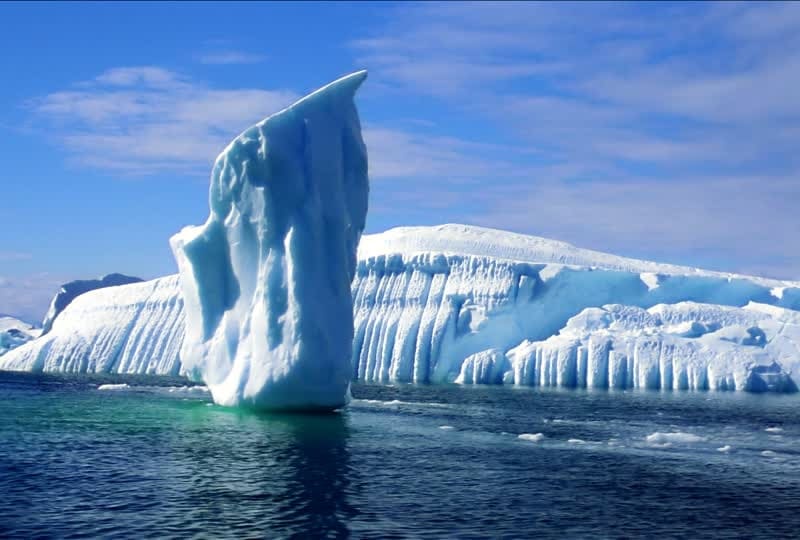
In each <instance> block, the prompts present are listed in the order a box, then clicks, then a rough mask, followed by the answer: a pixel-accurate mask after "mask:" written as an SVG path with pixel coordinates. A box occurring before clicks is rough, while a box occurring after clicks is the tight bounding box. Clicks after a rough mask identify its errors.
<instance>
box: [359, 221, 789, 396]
mask: <svg viewBox="0 0 800 540" xmlns="http://www.w3.org/2000/svg"><path fill="white" fill-rule="evenodd" d="M359 256H360V257H359V258H360V260H359V266H358V272H357V275H356V279H355V281H354V282H353V297H354V309H355V323H354V324H355V339H354V346H353V369H354V375H355V376H356V377H358V378H360V379H363V380H368V381H380V382H382V381H419V382H447V381H455V382H462V383H499V382H513V383H517V384H526V385H528V384H546V385H553V386H556V385H558V386H587V382H586V381H585V380H584V379H581V378H580V377H579V373H578V371H577V367H575V368H573V367H572V366H573V364H574V365H575V366H578V363H577V361H575V362H573V361H572V360H571V358H572V356H576V355H578V354H584V353H585V352H587V351H588V348H587V347H588V341H587V344H586V345H584V346H583V347H584V348H583V349H580V350H579V346H580V345H581V344H579V343H576V339H575V338H573V339H572V341H570V340H568V339H567V338H566V337H565V336H568V335H570V334H571V333H574V332H573V331H572V327H570V328H566V329H565V326H567V323H568V321H569V320H570V318H572V317H574V316H576V315H579V314H581V312H582V311H583V310H584V309H586V308H593V307H601V306H605V305H606V304H623V305H626V306H632V307H636V308H650V307H652V306H656V305H666V306H667V307H665V308H664V309H667V308H668V306H670V305H673V304H676V303H679V302H684V301H691V302H695V303H698V304H699V303H702V304H703V305H700V306H699V307H698V308H697V309H695V310H693V311H692V310H690V311H689V312H687V313H686V314H685V318H684V320H683V321H682V322H684V323H687V324H690V323H691V322H694V321H695V319H697V321H698V322H700V323H702V321H708V320H709V319H710V320H717V324H718V325H719V328H722V327H726V328H728V326H730V325H729V324H728V322H726V321H729V320H730V318H725V317H723V312H722V311H720V310H719V307H718V305H725V306H732V307H734V308H736V309H734V311H737V310H738V311H741V306H746V305H747V304H748V303H749V302H758V303H762V304H771V305H777V306H783V307H785V308H788V309H789V310H797V309H800V288H799V285H798V284H797V283H788V282H778V281H773V280H765V279H761V278H753V277H747V276H737V275H731V274H722V273H716V272H706V271H702V270H698V269H693V268H684V267H678V266H672V265H659V264H656V263H651V262H646V261H637V260H633V259H626V258H623V257H616V256H613V255H607V254H602V253H598V252H592V251H588V250H582V249H578V248H575V247H573V246H569V245H567V244H563V243H560V242H554V241H550V240H546V239H542V238H535V237H525V236H522V235H515V234H511V233H504V232H502V231H495V230H490V229H482V228H477V227H467V226H458V225H445V226H440V227H412V228H401V229H395V230H392V231H388V232H386V233H383V234H381V235H372V236H365V237H364V239H363V240H362V245H361V247H360V249H359ZM706 304H707V305H706ZM724 313H727V312H724ZM790 313H791V312H790ZM782 316H783V315H781V317H782ZM773 317H778V315H774V314H773V315H765V316H764V317H762V319H764V320H762V322H759V323H756V322H754V323H753V324H754V325H756V326H758V325H761V326H764V327H765V328H764V331H765V332H766V333H767V335H768V336H772V335H773V334H774V335H777V334H776V333H777V332H778V330H779V329H780V328H781V325H782V324H783V323H775V324H774V325H773V324H772V323H769V322H768V320H767V319H769V320H772V318H773ZM631 324H633V323H631ZM648 324H650V323H645V322H642V326H641V327H640V328H634V327H631V328H630V329H629V332H628V334H627V337H626V341H625V346H624V347H623V344H622V338H621V336H620V339H617V340H616V341H614V340H608V341H609V343H608V346H607V349H602V351H600V352H598V354H597V355H596V357H595V356H591V357H590V359H591V360H592V363H591V365H592V366H593V368H594V369H595V371H597V373H598V374H599V375H598V376H597V377H596V378H594V379H592V382H591V384H588V385H589V386H596V387H603V388H606V387H619V388H627V387H633V386H636V385H635V384H634V383H633V382H630V381H629V379H628V378H627V372H626V378H625V379H624V382H623V381H622V380H619V381H618V380H617V379H616V378H614V376H613V371H614V369H617V368H616V367H615V366H616V365H617V362H619V361H620V360H619V358H620V357H621V356H622V355H624V356H625V358H626V359H628V358H630V359H631V360H633V359H634V355H633V354H632V353H630V354H629V353H628V352H627V347H628V345H629V344H631V343H633V342H634V341H635V340H634V336H636V335H638V333H647V332H649V333H651V334H656V335H659V334H660V333H663V332H664V331H665V330H664V329H665V328H666V327H667V326H665V325H653V324H650V326H647V325H648ZM770 325H771V326H770ZM767 326H770V328H769V329H768V328H766V327H767ZM729 330H730V331H731V332H733V333H736V332H737V331H738V330H736V329H729ZM739 330H740V329H739ZM770 332H772V334H770ZM554 336H557V337H554ZM581 336H584V334H581ZM718 337H719V336H718ZM548 338H550V340H548ZM598 339H599V337H598ZM685 339H686V340H691V339H693V338H691V337H686V338H685ZM780 339H781V340H788V342H791V343H798V342H800V339H798V335H797V334H793V333H784V334H783V335H782V337H781V338H780ZM545 340H547V341H545ZM584 340H585V341H586V340H588V337H586V336H584ZM595 341H597V339H595ZM595 341H592V343H594V342H595ZM666 341H669V339H666ZM706 341H707V343H705V345H704V346H705V347H706V350H707V351H708V352H707V353H704V354H701V355H700V356H699V359H698V360H697V361H696V362H694V365H695V366H696V369H697V370H702V369H706V368H707V367H708V366H710V365H711V362H712V359H713V358H714V354H715V351H722V350H723V349H726V350H728V349H730V347H728V343H729V342H728V341H724V340H721V339H717V340H716V341H713V340H712V338H711V337H709V338H706ZM539 342H544V343H539ZM556 344H558V345H559V348H557V347H556V346H555V345H556ZM520 345H525V346H526V347H528V349H531V350H533V351H534V352H532V353H530V354H528V355H527V356H525V357H524V358H525V359H523V355H522V352H521V350H520V349H519V348H518V347H519V346H520ZM748 347H749V348H748ZM545 349H546V350H548V351H551V354H553V355H555V356H553V359H552V360H547V361H545V364H544V365H545V366H546V370H545V368H542V367H541V366H542V361H541V360H539V362H540V364H539V366H540V367H539V369H538V371H537V372H536V373H537V374H536V376H534V375H532V374H530V369H535V368H536V365H537V364H536V361H537V360H536V358H535V355H536V354H540V355H541V354H543V353H541V352H538V353H537V352H536V351H540V350H541V351H543V350H545ZM584 349H586V350H584ZM790 350H791V347H790V346H788V345H787V346H786V347H782V348H781V349H780V352H779V350H778V349H777V348H776V349H767V350H766V351H765V350H763V349H761V348H759V349H758V351H756V350H755V349H753V348H752V346H751V345H749V342H747V343H745V342H741V343H739V344H738V345H737V346H736V353H735V354H733V353H731V354H729V355H728V356H727V361H725V362H715V363H714V370H715V371H714V373H716V375H714V377H709V378H708V381H707V382H703V381H702V380H701V378H699V376H698V379H697V382H696V383H695V384H689V383H686V384H684V382H683V372H682V371H681V369H682V368H680V366H681V365H682V364H681V362H682V360H681V359H678V358H677V357H678V356H679V355H680V353H676V354H675V356H676V360H675V361H674V362H673V361H672V360H671V359H670V360H667V359H666V357H667V356H668V355H669V354H670V353H671V351H672V349H670V348H669V347H666V348H665V349H664V350H663V357H664V360H663V361H664V362H665V363H667V362H669V364H670V365H674V366H676V367H675V369H676V370H677V371H676V375H675V377H673V378H672V379H670V378H668V377H667V376H666V375H665V376H664V377H662V378H660V379H659V380H658V384H656V382H655V381H654V380H652V379H651V380H650V383H649V384H647V385H645V386H647V387H650V388H673V387H674V388H696V389H702V388H736V389H751V388H755V386H758V385H757V384H755V383H756V382H757V381H755V380H753V381H751V380H750V379H748V376H747V375H743V374H745V373H747V374H749V373H751V372H752V371H753V370H754V369H758V370H762V371H763V370H766V371H769V372H770V373H771V372H772V371H775V370H776V369H777V370H779V371H780V370H783V372H784V373H786V374H789V373H793V374H794V376H795V378H796V377H797V375H798V373H800V366H798V364H797V360H798V359H800V354H798V352H797V351H796V350H795V352H794V353H791V352H788V351H790ZM729 352H730V351H729ZM531 354H532V355H534V357H533V360H531ZM559 355H561V356H565V357H568V358H569V359H567V360H559V358H560V357H559ZM609 356H610V359H609ZM695 356H697V355H695ZM661 357H662V351H661V350H659V352H658V354H656V356H655V358H654V359H652V360H643V362H644V363H647V362H651V361H652V362H655V363H659V362H661ZM548 358H549V357H548ZM636 358H638V357H636ZM515 359H516V360H515ZM512 360H515V361H512ZM587 361H588V360H587ZM626 361H627V360H626ZM559 362H561V364H564V365H565V366H566V367H563V370H564V371H565V372H569V373H567V374H566V375H563V376H561V377H558V376H557V375H553V376H551V375H550V374H551V373H556V372H557V369H556V368H551V367H550V366H551V364H552V365H556V366H558V365H560V364H559ZM773 362H777V367H775V366H773V365H772V363H773ZM644 363H643V364H641V366H644ZM523 364H524V365H526V366H530V365H533V368H529V369H528V371H524V370H523V371H524V374H520V373H519V372H520V369H521V368H520V369H517V371H515V368H517V367H518V366H520V365H523ZM722 365H725V366H726V367H725V368H724V369H722V367H721V366H722ZM634 367H635V369H639V364H637V366H632V367H631V370H630V371H631V373H633V371H634ZM587 369H588V367H587ZM642 369H643V368H642ZM687 369H688V368H687ZM547 370H550V371H547ZM770 370H771V371H770ZM545 372H546V373H547V375H543V374H542V373H545ZM601 372H606V373H607V376H602V373H601ZM723 372H724V374H723ZM734 372H736V373H739V375H736V376H735V373H734ZM553 377H555V378H553ZM712 379H713V380H712ZM723 380H724V381H725V382H724V383H723V382H721V381H723ZM730 381H734V382H733V383H731V382H730ZM629 382H630V384H629ZM751 382H752V383H753V385H751V384H750V383H751ZM787 388H789V387H787Z"/></svg>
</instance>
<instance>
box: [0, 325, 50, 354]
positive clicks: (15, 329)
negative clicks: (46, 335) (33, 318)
mask: <svg viewBox="0 0 800 540" xmlns="http://www.w3.org/2000/svg"><path fill="white" fill-rule="evenodd" d="M41 331H42V330H41V329H40V328H36V327H34V326H33V325H31V324H28V323H26V322H23V321H21V320H19V319H16V318H14V317H9V316H5V315H3V316H0V355H3V354H5V353H7V352H8V351H10V350H11V349H16V348H17V347H19V346H21V345H23V344H25V343H27V342H29V341H31V340H32V339H34V338H36V337H37V336H39V334H40V333H41Z"/></svg>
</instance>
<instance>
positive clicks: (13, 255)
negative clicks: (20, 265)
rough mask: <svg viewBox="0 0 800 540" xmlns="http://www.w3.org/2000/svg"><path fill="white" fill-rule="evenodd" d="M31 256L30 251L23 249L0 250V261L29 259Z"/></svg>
mask: <svg viewBox="0 0 800 540" xmlns="http://www.w3.org/2000/svg"><path fill="white" fill-rule="evenodd" d="M31 258H32V255H31V254H30V253H25V252H22V251H0V262H11V261H27V260H29V259H31Z"/></svg>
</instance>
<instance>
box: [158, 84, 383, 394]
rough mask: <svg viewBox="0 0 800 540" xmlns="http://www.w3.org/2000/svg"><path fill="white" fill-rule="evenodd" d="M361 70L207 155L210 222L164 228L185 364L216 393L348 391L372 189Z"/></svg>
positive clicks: (194, 376)
mask: <svg viewBox="0 0 800 540" xmlns="http://www.w3.org/2000/svg"><path fill="white" fill-rule="evenodd" d="M365 77H366V72H365V71H361V72H357V73H354V74H351V75H348V76H346V77H343V78H341V79H339V80H337V81H334V82H333V83H331V84H329V85H327V86H325V87H323V88H321V89H320V90H317V91H316V92H314V93H312V94H310V95H308V96H306V97H305V98H303V99H301V100H300V101H298V102H297V103H295V104H294V105H292V106H291V107H289V108H287V109H285V110H283V111H281V112H279V113H277V114H275V115H273V116H270V117H269V118H267V119H266V120H264V121H262V122H260V123H259V124H256V125H255V126H253V127H251V128H250V129H248V130H246V131H245V132H244V133H242V134H241V135H239V136H238V137H237V138H236V139H234V140H233V141H232V142H231V143H230V144H229V145H228V147H227V148H226V149H225V150H224V151H223V152H222V153H221V154H220V155H219V157H218V158H217V160H216V163H215V164H214V168H213V171H212V175H211V187H210V196H209V199H210V201H209V205H210V215H209V217H208V220H207V221H206V223H205V224H204V225H202V226H198V227H187V228H185V229H183V230H182V231H181V232H179V233H178V234H176V235H175V236H173V237H172V239H171V245H172V249H173V252H174V253H175V257H176V259H177V261H178V267H179V274H180V284H181V291H182V296H183V298H184V304H185V314H186V335H185V339H184V342H183V348H182V351H181V359H182V362H183V368H184V370H185V371H186V372H187V374H189V376H191V377H192V378H195V379H202V380H203V381H205V382H206V384H207V385H208V386H209V388H210V389H211V392H212V394H213V396H214V400H215V401H216V402H217V403H220V404H224V405H241V406H248V407H255V408H262V409H332V408H336V407H340V406H342V405H343V404H344V403H345V400H346V396H347V390H348V387H349V383H350V378H351V375H352V370H351V368H350V357H351V347H352V338H353V306H352V296H351V289H350V283H351V281H352V279H353V277H354V275H355V270H356V250H357V247H358V242H359V239H360V237H361V232H362V231H363V229H364V224H365V220H366V213H367V198H368V191H369V182H368V177H367V152H366V147H365V145H364V141H363V139H362V137H361V126H360V121H359V118H358V113H357V111H356V108H355V104H354V101H353V100H354V96H355V92H356V90H357V89H358V87H359V86H360V85H361V83H362V82H363V80H364V79H365Z"/></svg>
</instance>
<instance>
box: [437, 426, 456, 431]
mask: <svg viewBox="0 0 800 540" xmlns="http://www.w3.org/2000/svg"><path fill="white" fill-rule="evenodd" d="M439 429H443V430H445V431H452V430H454V429H456V428H454V427H453V426H439Z"/></svg>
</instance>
